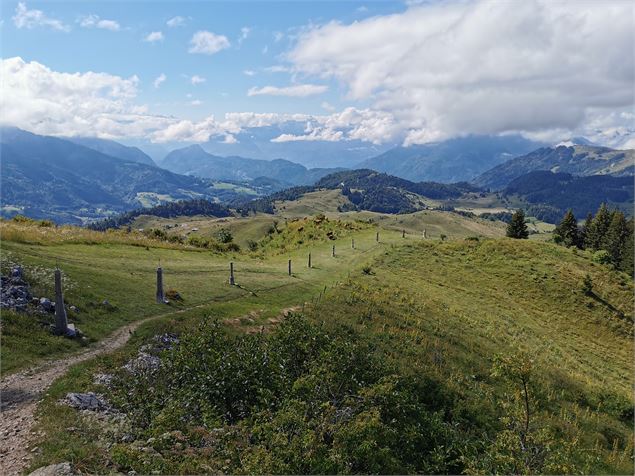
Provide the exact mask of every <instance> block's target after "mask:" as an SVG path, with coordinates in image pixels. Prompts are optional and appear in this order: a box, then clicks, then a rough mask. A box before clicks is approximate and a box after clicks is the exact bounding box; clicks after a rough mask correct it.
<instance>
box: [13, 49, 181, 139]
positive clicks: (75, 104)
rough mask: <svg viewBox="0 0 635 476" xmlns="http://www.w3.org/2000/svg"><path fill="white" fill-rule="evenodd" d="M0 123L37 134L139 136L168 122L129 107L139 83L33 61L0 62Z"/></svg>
mask: <svg viewBox="0 0 635 476" xmlns="http://www.w3.org/2000/svg"><path fill="white" fill-rule="evenodd" d="M0 75H1V76H2V77H3V78H4V84H3V93H4V94H3V100H2V103H1V105H0V118H1V119H0V120H1V121H2V123H3V124H8V125H13V126H17V127H22V128H24V129H27V130H30V131H33V132H35V133H39V134H49V135H86V136H92V135H96V134H97V135H99V136H100V137H105V138H109V137H126V136H128V137H139V136H144V135H146V134H148V133H149V131H151V130H154V129H156V128H160V127H164V126H165V125H166V124H167V123H168V122H169V120H167V119H166V118H164V117H160V116H151V115H149V114H148V113H147V110H146V108H145V107H143V106H138V105H136V104H134V102H133V99H134V98H135V97H136V95H137V88H138V84H139V79H138V78H137V77H136V76H132V77H130V78H122V77H120V76H115V75H111V74H107V73H94V72H91V71H89V72H86V73H60V72H56V71H53V70H51V69H50V68H48V67H46V66H44V65H43V64H41V63H38V62H36V61H31V62H25V61H24V60H23V59H22V58H19V57H15V58H8V59H3V60H0Z"/></svg>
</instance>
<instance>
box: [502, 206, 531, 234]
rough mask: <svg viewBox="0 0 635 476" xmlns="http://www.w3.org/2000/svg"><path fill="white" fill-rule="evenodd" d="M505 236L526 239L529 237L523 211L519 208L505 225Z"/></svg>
mask: <svg viewBox="0 0 635 476" xmlns="http://www.w3.org/2000/svg"><path fill="white" fill-rule="evenodd" d="M507 236H508V237H509V238H517V239H527V238H528V237H529V231H528V230H527V224H526V223H525V212H524V211H522V210H520V209H519V210H516V211H515V212H514V214H513V215H512V219H511V221H510V222H509V224H508V225H507Z"/></svg>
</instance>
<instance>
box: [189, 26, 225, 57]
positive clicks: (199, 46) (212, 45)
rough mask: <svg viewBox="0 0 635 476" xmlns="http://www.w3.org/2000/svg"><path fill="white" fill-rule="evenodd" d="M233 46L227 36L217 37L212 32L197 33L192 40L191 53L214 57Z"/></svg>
mask: <svg viewBox="0 0 635 476" xmlns="http://www.w3.org/2000/svg"><path fill="white" fill-rule="evenodd" d="M230 46H231V45H230V43H229V40H228V39H227V37H226V36H223V35H216V34H215V33H212V32H211V31H204V30H203V31H197V32H196V33H194V35H193V36H192V39H191V40H190V49H189V50H188V51H189V52H190V53H200V54H204V55H213V54H215V53H218V52H219V51H221V50H224V49H225V48H229V47H230Z"/></svg>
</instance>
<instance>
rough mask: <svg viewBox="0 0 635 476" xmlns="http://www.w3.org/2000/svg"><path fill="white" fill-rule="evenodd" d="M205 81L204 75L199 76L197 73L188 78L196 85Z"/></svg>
mask: <svg viewBox="0 0 635 476" xmlns="http://www.w3.org/2000/svg"><path fill="white" fill-rule="evenodd" d="M205 81H207V80H206V79H205V78H204V77H202V76H199V75H198V74H195V75H194V76H192V77H191V78H190V82H191V83H192V84H193V85H194V86H196V85H197V84H202V83H204V82H205Z"/></svg>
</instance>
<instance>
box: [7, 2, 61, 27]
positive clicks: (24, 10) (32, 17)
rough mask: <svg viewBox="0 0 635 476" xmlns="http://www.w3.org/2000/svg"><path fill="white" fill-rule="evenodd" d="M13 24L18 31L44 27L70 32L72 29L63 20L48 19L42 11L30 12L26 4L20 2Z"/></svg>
mask: <svg viewBox="0 0 635 476" xmlns="http://www.w3.org/2000/svg"><path fill="white" fill-rule="evenodd" d="M13 24H14V25H15V27H16V28H18V29H21V28H27V29H32V28H36V27H40V26H44V27H49V28H52V29H53V30H58V31H70V27H69V26H68V25H66V24H64V23H63V22H62V21H61V20H57V19H55V18H49V17H47V16H46V15H45V14H44V12H43V11H42V10H29V9H28V7H27V6H26V3H24V2H19V3H18V6H17V7H16V8H15V15H14V16H13Z"/></svg>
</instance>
